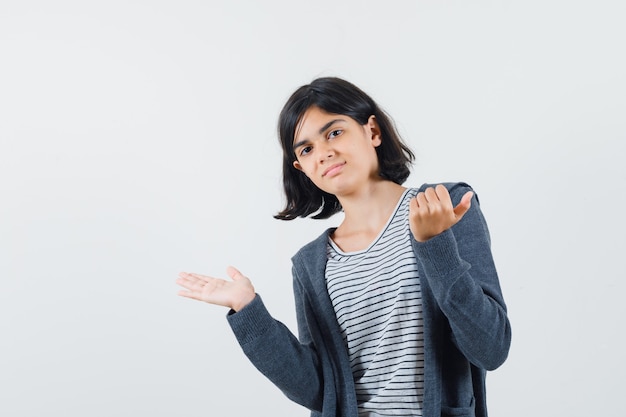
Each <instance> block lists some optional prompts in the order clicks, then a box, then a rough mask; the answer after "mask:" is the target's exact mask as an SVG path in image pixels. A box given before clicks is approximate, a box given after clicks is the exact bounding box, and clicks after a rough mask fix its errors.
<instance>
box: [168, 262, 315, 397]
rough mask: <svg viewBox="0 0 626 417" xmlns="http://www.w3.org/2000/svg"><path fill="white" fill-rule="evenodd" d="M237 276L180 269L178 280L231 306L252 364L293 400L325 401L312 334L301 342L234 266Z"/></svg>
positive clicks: (204, 297)
mask: <svg viewBox="0 0 626 417" xmlns="http://www.w3.org/2000/svg"><path fill="white" fill-rule="evenodd" d="M228 274H229V275H230V276H231V278H232V281H226V280H221V279H218V278H212V277H208V276H203V275H199V274H188V273H181V274H180V276H179V278H178V280H177V281H176V282H177V283H178V284H179V285H181V286H183V287H185V288H186V289H187V291H184V290H181V291H180V292H179V294H180V295H181V296H184V297H188V298H192V299H196V300H200V301H205V302H208V303H210V304H217V305H222V306H226V307H230V311H229V313H228V315H227V320H228V322H229V324H230V326H231V328H232V330H233V332H234V334H235V336H236V338H237V340H238V342H239V344H240V345H241V347H242V349H243V351H244V353H245V354H246V356H247V357H248V358H249V359H250V361H251V362H252V363H253V365H254V366H255V367H256V368H257V369H258V370H259V371H260V372H261V373H263V375H265V376H266V377H267V378H268V379H270V380H271V381H272V382H273V383H274V384H275V385H276V386H277V387H278V388H279V389H280V390H281V391H283V393H284V394H285V395H286V396H287V397H288V398H290V399H291V400H293V401H295V402H297V403H298V404H300V405H303V406H305V407H307V408H309V409H315V408H317V405H318V404H321V401H320V398H321V388H320V387H321V382H320V377H319V370H318V361H317V355H316V352H315V350H314V349H313V347H312V343H310V341H308V340H309V339H310V338H308V337H305V339H306V340H307V341H308V343H306V342H304V343H301V342H300V341H298V339H297V338H296V337H295V336H294V335H293V334H292V333H291V331H290V330H289V329H288V328H287V327H286V326H285V325H284V324H282V323H281V322H279V321H277V320H275V319H274V318H272V316H271V315H270V314H269V312H268V311H267V309H266V308H265V305H264V304H263V300H262V299H261V297H260V296H259V295H257V294H255V293H254V288H253V287H252V284H251V283H250V280H249V279H248V278H246V277H244V276H243V275H242V274H241V273H240V272H239V271H237V270H236V269H234V268H232V267H231V268H229V269H228Z"/></svg>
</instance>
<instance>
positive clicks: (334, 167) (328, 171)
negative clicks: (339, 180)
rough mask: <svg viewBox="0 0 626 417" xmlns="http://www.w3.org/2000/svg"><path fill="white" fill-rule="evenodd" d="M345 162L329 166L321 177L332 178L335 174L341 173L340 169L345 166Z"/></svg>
mask: <svg viewBox="0 0 626 417" xmlns="http://www.w3.org/2000/svg"><path fill="white" fill-rule="evenodd" d="M345 164H346V163H345V162H342V163H339V164H334V165H331V166H329V167H328V168H326V170H325V171H324V173H323V174H322V177H326V176H329V177H332V176H334V175H336V174H338V173H339V172H340V171H341V168H342V167H343V166H344V165H345Z"/></svg>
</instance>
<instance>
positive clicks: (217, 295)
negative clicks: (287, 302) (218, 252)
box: [176, 266, 255, 311]
mask: <svg viewBox="0 0 626 417" xmlns="http://www.w3.org/2000/svg"><path fill="white" fill-rule="evenodd" d="M226 272H227V274H228V276H229V277H230V278H231V281H227V280H224V279H220V278H213V277H209V276H206V275H200V274H195V273H188V272H181V273H180V274H178V279H177V280H176V283H177V284H178V285H180V286H181V287H183V288H185V290H180V291H179V292H178V295H180V296H183V297H187V298H192V299H194V300H199V301H204V302H206V303H209V304H216V305H221V306H225V307H230V308H232V309H233V310H235V311H239V310H241V309H242V308H243V307H245V306H246V305H247V304H248V303H249V302H250V301H252V300H253V299H254V297H255V292H254V287H253V286H252V282H250V280H249V279H248V278H247V277H245V276H244V275H243V274H242V273H241V272H239V271H238V270H237V269H236V268H233V267H232V266H231V267H228V269H227V270H226Z"/></svg>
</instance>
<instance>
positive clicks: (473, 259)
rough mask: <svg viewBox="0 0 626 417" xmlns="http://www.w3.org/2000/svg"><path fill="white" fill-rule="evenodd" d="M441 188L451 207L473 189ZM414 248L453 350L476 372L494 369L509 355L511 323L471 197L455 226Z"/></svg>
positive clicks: (484, 230) (458, 185) (485, 231)
mask: <svg viewBox="0 0 626 417" xmlns="http://www.w3.org/2000/svg"><path fill="white" fill-rule="evenodd" d="M446 186H447V187H448V190H449V192H450V197H451V198H452V202H453V204H454V205H456V204H458V203H459V201H460V200H461V197H462V196H463V195H464V194H465V193H466V192H467V191H472V189H471V187H470V186H469V185H467V184H464V183H456V184H446ZM413 245H414V248H415V251H416V254H417V256H418V262H420V264H421V266H422V270H423V271H424V273H425V277H423V278H424V279H426V280H427V281H428V285H429V286H430V288H431V289H432V291H433V294H434V296H435V299H436V301H437V304H438V305H439V308H440V309H441V311H442V312H443V314H444V315H445V316H446V318H447V319H448V322H449V324H450V328H451V330H452V337H453V340H454V343H455V344H456V346H457V347H458V349H459V350H460V351H461V352H462V353H463V354H464V355H465V356H466V357H467V359H468V360H469V361H470V362H472V363H473V364H474V365H475V366H477V367H479V368H482V369H486V370H493V369H495V368H497V367H499V366H500V365H501V364H502V363H503V362H504V361H505V359H506V357H507V356H508V352H509V347H510V343H511V325H510V323H509V319H508V317H507V310H506V305H505V303H504V299H503V296H502V291H501V289H500V283H499V279H498V274H497V271H496V267H495V264H494V261H493V257H492V254H491V241H490V236H489V231H488V229H487V223H486V222H485V219H484V217H483V214H482V212H481V210H480V204H479V201H478V197H477V196H476V193H474V197H472V204H471V207H470V209H469V210H468V212H467V213H465V215H464V216H463V218H462V219H461V220H460V221H459V222H458V223H457V224H456V225H454V226H453V227H452V228H451V229H448V230H446V231H445V232H443V233H441V234H439V235H437V236H435V237H433V238H431V239H429V240H427V241H425V242H417V241H415V240H413Z"/></svg>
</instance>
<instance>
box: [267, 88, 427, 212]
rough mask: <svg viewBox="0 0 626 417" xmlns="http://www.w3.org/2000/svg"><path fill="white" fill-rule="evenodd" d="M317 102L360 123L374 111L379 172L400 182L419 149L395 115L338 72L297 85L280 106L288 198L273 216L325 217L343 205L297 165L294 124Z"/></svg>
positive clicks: (318, 105) (284, 180)
mask: <svg viewBox="0 0 626 417" xmlns="http://www.w3.org/2000/svg"><path fill="white" fill-rule="evenodd" d="M313 106H316V107H319V108H320V109H322V110H324V111H325V112H328V113H333V114H342V115H346V116H349V117H350V118H352V119H354V120H355V121H356V122H357V123H359V124H360V125H364V124H366V123H367V121H368V119H369V117H370V116H372V115H373V116H375V117H376V121H377V122H378V126H379V128H380V132H381V139H382V141H381V144H380V146H378V147H376V154H377V155H378V165H379V175H380V176H381V178H384V179H388V180H390V181H393V182H395V183H397V184H402V183H404V181H406V179H407V178H408V177H409V174H410V168H411V164H412V163H413V160H414V159H415V155H414V154H413V152H411V150H410V149H409V148H408V146H406V145H405V144H404V142H403V141H402V139H401V138H400V135H399V134H398V132H397V130H396V127H395V124H394V123H393V120H392V119H391V117H389V116H388V115H387V114H386V113H385V112H384V111H383V110H382V109H381V108H380V107H379V106H378V105H377V104H376V103H375V102H374V100H372V98H371V97H369V96H368V95H367V94H365V93H364V92H363V91H362V90H361V89H359V88H358V87H357V86H355V85H354V84H351V83H350V82H348V81H345V80H343V79H340V78H336V77H323V78H317V79H315V80H313V82H311V83H310V84H308V85H303V86H302V87H300V88H298V89H297V90H296V91H295V92H294V93H293V94H292V95H291V97H289V99H288V100H287V103H285V105H284V107H283V109H282V111H281V112H280V116H279V119H278V138H279V140H280V143H281V146H282V149H283V187H284V191H285V196H286V197H287V204H286V206H285V208H284V209H283V210H282V211H280V212H279V213H278V214H276V215H275V216H274V217H275V218H277V219H280V220H292V219H295V218H296V217H307V216H309V215H310V214H313V213H315V214H314V215H313V216H312V218H314V219H326V218H328V217H330V216H332V215H333V214H335V213H337V212H339V211H341V204H340V203H339V200H338V199H337V197H335V196H334V195H333V194H329V193H327V192H324V191H322V190H320V189H319V188H318V187H317V186H315V185H314V184H313V182H312V181H311V180H310V179H309V178H308V177H307V176H306V175H305V174H304V173H302V172H301V171H299V170H298V169H296V168H295V167H294V166H293V162H294V161H295V160H296V154H295V152H294V149H293V141H294V135H295V132H296V128H297V126H298V123H299V122H300V120H301V119H302V116H303V115H304V113H305V112H306V111H307V110H308V109H309V108H310V107H313Z"/></svg>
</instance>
